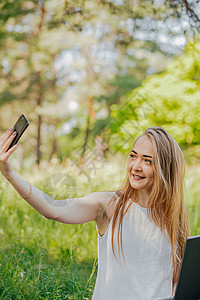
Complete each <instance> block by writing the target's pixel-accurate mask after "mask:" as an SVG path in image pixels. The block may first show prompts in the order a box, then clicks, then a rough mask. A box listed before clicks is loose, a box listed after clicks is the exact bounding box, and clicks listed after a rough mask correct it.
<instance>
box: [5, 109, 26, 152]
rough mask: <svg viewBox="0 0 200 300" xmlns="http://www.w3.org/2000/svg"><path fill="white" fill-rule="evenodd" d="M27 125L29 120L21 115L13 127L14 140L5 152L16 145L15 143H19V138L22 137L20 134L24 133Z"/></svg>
mask: <svg viewBox="0 0 200 300" xmlns="http://www.w3.org/2000/svg"><path fill="white" fill-rule="evenodd" d="M28 125H29V120H28V119H27V117H26V116H25V115H24V114H22V115H21V116H20V117H19V119H18V120H17V122H16V123H15V125H14V132H15V131H16V132H17V135H16V136H15V138H14V140H13V141H12V143H11V145H10V146H9V148H8V149H7V151H8V150H9V149H10V148H11V147H13V146H14V145H15V144H17V142H18V141H19V139H20V137H21V136H22V134H23V133H24V131H25V130H26V128H27V127H28ZM7 151H6V152H7Z"/></svg>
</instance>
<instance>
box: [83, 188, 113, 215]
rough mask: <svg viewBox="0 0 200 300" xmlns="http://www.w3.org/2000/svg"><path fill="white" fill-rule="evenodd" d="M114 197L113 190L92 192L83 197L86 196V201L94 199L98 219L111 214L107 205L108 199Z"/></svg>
mask: <svg viewBox="0 0 200 300" xmlns="http://www.w3.org/2000/svg"><path fill="white" fill-rule="evenodd" d="M113 197H114V199H115V198H116V194H115V192H112V191H105V192H94V193H91V194H88V195H86V196H85V197H83V198H87V200H88V201H94V202H96V203H98V205H99V213H98V219H102V218H103V217H104V216H105V217H106V216H107V217H108V218H109V217H110V215H112V211H111V207H110V206H108V203H109V201H110V200H111V199H112V198H113Z"/></svg>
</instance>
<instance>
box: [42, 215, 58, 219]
mask: <svg viewBox="0 0 200 300" xmlns="http://www.w3.org/2000/svg"><path fill="white" fill-rule="evenodd" d="M42 215H43V217H45V218H46V219H48V220H54V221H56V217H55V216H54V215H53V214H42Z"/></svg>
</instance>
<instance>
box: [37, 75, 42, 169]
mask: <svg viewBox="0 0 200 300" xmlns="http://www.w3.org/2000/svg"><path fill="white" fill-rule="evenodd" d="M37 76H38V80H39V81H38V93H39V94H38V99H37V106H40V105H41V103H42V84H41V81H40V72H38V74H37ZM41 125H42V116H41V115H38V122H37V146H36V147H37V148H36V157H37V159H36V165H38V166H39V164H40V160H41V156H42V155H41V152H40V145H41Z"/></svg>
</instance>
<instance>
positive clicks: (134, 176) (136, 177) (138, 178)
mask: <svg viewBox="0 0 200 300" xmlns="http://www.w3.org/2000/svg"><path fill="white" fill-rule="evenodd" d="M132 176H133V179H134V180H142V179H145V178H146V177H142V176H138V175H135V174H132Z"/></svg>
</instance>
